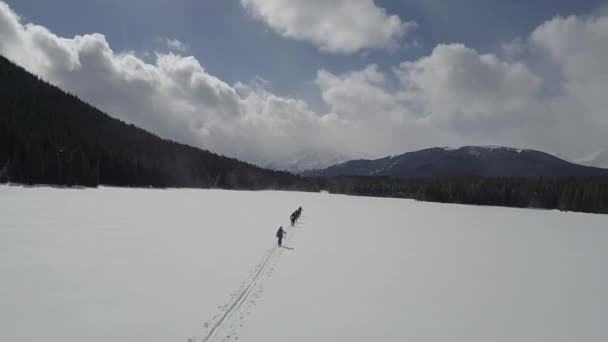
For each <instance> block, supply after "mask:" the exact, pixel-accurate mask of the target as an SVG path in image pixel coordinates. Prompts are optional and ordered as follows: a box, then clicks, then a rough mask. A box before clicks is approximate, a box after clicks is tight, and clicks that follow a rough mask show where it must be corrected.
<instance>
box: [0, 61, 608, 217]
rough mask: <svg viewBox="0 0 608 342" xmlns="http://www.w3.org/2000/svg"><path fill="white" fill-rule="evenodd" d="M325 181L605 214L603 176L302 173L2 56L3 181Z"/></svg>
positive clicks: (294, 184)
mask: <svg viewBox="0 0 608 342" xmlns="http://www.w3.org/2000/svg"><path fill="white" fill-rule="evenodd" d="M7 182H10V183H19V184H51V185H60V186H86V187H96V186H98V185H113V186H132V187H159V188H163V187H192V188H221V189H244V190H261V189H279V190H299V191H319V190H327V191H329V192H332V193H341V194H349V195H361V196H376V197H399V198H412V199H416V200H422V201H434V202H446V203H462V204H477V205H497V206H511V207H535V208H545V209H560V210H569V211H583V212H595V213H608V177H587V178H548V177H545V178H543V177H540V178H508V177H507V178H482V177H458V178H452V177H443V178H433V179H396V178H387V177H345V176H339V177H331V178H315V177H309V178H307V177H299V176H295V175H292V174H289V173H287V172H279V171H271V170H265V169H262V168H259V167H257V166H254V165H251V164H247V163H244V162H241V161H238V160H236V159H232V158H227V157H224V156H220V155H217V154H214V153H212V152H209V151H205V150H201V149H198V148H194V147H191V146H188V145H184V144H179V143H176V142H173V141H169V140H166V139H162V138H160V137H158V136H156V135H153V134H151V133H149V132H147V131H144V130H143V129H140V128H138V127H135V126H133V125H129V124H126V123H124V122H122V121H120V120H117V119H114V118H112V117H110V116H109V115H107V114H105V113H103V112H101V111H100V110H98V109H96V108H94V107H92V106H90V105H88V104H86V103H84V102H83V101H81V100H79V99H78V98H77V97H76V96H74V95H71V94H67V93H65V92H63V91H62V90H60V89H59V88H57V87H55V86H52V85H50V84H48V83H46V82H44V81H42V80H40V79H39V78H38V77H36V76H34V75H32V74H30V73H29V72H27V71H26V70H24V69H22V68H21V67H19V66H17V65H15V64H13V63H12V62H10V61H9V60H7V59H6V58H4V57H2V56H0V183H7Z"/></svg>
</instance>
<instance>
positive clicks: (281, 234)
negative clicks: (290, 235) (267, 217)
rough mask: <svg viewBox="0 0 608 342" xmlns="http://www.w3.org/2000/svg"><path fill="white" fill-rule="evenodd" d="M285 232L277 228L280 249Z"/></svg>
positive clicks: (281, 228) (281, 227)
mask: <svg viewBox="0 0 608 342" xmlns="http://www.w3.org/2000/svg"><path fill="white" fill-rule="evenodd" d="M285 234H286V233H285V231H284V230H283V226H280V227H279V230H277V239H279V247H281V245H282V244H283V235H285Z"/></svg>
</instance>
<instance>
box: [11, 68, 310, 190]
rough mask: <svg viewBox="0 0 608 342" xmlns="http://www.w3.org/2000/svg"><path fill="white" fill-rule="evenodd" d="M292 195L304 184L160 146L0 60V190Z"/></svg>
mask: <svg viewBox="0 0 608 342" xmlns="http://www.w3.org/2000/svg"><path fill="white" fill-rule="evenodd" d="M9 181H10V182H15V183H24V184H55V185H66V186H74V185H84V186H92V187H94V186H97V185H99V184H106V185H116V186H136V187H147V186H152V187H169V186H171V187H201V188H225V189H269V188H273V189H295V188H300V187H303V186H302V184H300V183H303V182H305V181H304V180H302V179H300V178H298V177H295V176H293V175H291V174H289V173H286V172H276V171H270V170H265V169H262V168H259V167H256V166H253V165H250V164H247V163H244V162H240V161H238V160H236V159H231V158H226V157H223V156H219V155H216V154H214V153H211V152H208V151H204V150H200V149H197V148H194V147H191V146H187V145H183V144H178V143H175V142H172V141H168V140H164V139H161V138H159V137H157V136H155V135H153V134H151V133H148V132H146V131H144V130H142V129H140V128H137V127H135V126H133V125H128V124H126V123H124V122H122V121H120V120H117V119H114V118H111V117H110V116H108V115H106V114H104V113H103V112H101V111H99V110H97V109H96V108H94V107H92V106H90V105H88V104H86V103H84V102H82V101H80V100H79V99H78V98H76V97H75V96H73V95H70V94H67V93H64V92H63V91H61V90H60V89H58V88H56V87H54V86H52V85H50V84H48V83H45V82H44V81H42V80H40V79H38V78H37V77H35V76H33V75H32V74H30V73H28V72H27V71H25V70H24V69H22V68H20V67H18V66H16V65H15V64H13V63H11V62H10V61H8V60H7V59H5V58H4V57H0V182H9Z"/></svg>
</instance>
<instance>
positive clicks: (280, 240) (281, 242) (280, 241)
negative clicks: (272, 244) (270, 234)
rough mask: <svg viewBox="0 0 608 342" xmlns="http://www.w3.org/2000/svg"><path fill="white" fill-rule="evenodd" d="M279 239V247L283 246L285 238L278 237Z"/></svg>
mask: <svg viewBox="0 0 608 342" xmlns="http://www.w3.org/2000/svg"><path fill="white" fill-rule="evenodd" d="M278 238H279V247H281V245H282V244H283V236H278Z"/></svg>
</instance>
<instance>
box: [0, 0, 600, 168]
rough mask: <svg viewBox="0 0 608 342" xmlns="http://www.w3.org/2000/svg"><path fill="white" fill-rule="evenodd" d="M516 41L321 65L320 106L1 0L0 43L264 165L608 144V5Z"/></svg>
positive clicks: (164, 128) (40, 68)
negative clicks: (310, 156)
mask: <svg viewBox="0 0 608 342" xmlns="http://www.w3.org/2000/svg"><path fill="white" fill-rule="evenodd" d="M511 45H513V46H512V49H505V51H506V52H508V53H506V54H501V53H500V52H496V53H494V54H492V53H480V52H478V51H476V50H474V49H471V48H469V47H467V46H465V45H462V44H441V45H438V46H436V47H435V48H434V49H433V51H432V52H431V53H430V54H429V55H427V56H422V57H420V58H418V59H415V60H410V61H404V62H402V63H400V64H399V65H396V66H394V67H393V68H392V69H389V70H382V68H381V67H379V66H378V65H375V64H371V65H369V66H367V67H365V68H363V69H361V70H353V71H349V72H345V73H341V74H336V73H333V72H331V71H329V70H319V71H318V72H317V75H316V77H315V79H314V84H315V85H316V86H317V87H318V89H319V91H320V94H321V98H322V100H323V101H324V102H325V104H326V105H327V108H328V111H327V112H325V113H319V112H316V111H314V110H312V109H311V108H310V107H309V106H308V104H307V103H306V102H305V101H302V100H298V99H293V98H288V97H283V96H278V95H276V94H273V93H271V92H270V91H268V90H267V88H266V84H267V83H268V81H266V80H263V79H261V78H259V79H255V80H253V81H251V82H237V83H236V84H233V85H230V84H227V83H226V82H224V81H222V80H221V79H219V78H218V77H216V76H214V75H211V74H210V73H208V72H207V71H206V70H205V68H204V67H203V66H202V65H201V64H200V63H199V61H198V60H197V59H196V58H195V57H192V56H182V55H180V54H177V53H174V52H170V53H157V54H156V55H155V58H154V59H153V61H151V62H146V61H144V60H142V59H140V58H139V57H137V55H136V54H135V53H133V52H128V51H126V52H116V51H114V50H112V48H111V47H110V45H109V43H108V41H107V40H106V38H105V37H104V36H103V35H101V34H87V35H82V36H75V37H73V38H63V37H59V36H57V35H55V34H54V33H52V32H50V31H49V30H48V29H46V28H44V27H42V26H39V25H35V24H32V23H24V22H23V20H22V19H20V18H19V17H18V16H17V15H16V14H15V13H14V12H13V11H11V10H10V8H9V7H8V6H7V5H6V4H5V3H3V2H1V1H0V53H1V54H3V55H5V56H7V57H9V58H10V59H12V60H13V61H15V62H17V63H19V64H21V65H23V66H24V67H26V68H27V69H28V70H30V71H32V72H34V73H36V74H38V75H40V76H41V77H43V78H45V79H46V80H48V81H50V82H52V83H54V84H56V85H58V86H60V87H61V88H63V89H65V90H67V91H69V92H72V93H74V94H77V95H78V96H79V97H81V98H82V99H84V100H86V101H87V102H90V103H92V104H93V105H95V106H97V107H99V108H101V109H102V110H104V111H106V112H108V114H110V115H113V116H115V117H118V118H120V119H122V120H125V121H127V122H130V123H133V124H136V125H138V126H141V127H143V128H145V129H147V130H150V131H152V132H154V133H156V134H159V135H160V136H162V137H166V138H170V139H173V140H177V141H180V142H184V143H188V144H191V145H194V146H198V147H202V148H205V149H209V150H212V151H214V152H218V153H222V154H225V155H229V156H234V157H238V158H241V159H244V160H247V161H250V162H255V163H258V164H267V163H271V162H277V161H280V160H282V159H285V158H290V157H292V155H293V154H294V153H297V152H301V151H326V150H331V151H336V152H340V153H342V154H345V155H347V156H350V157H380V156H383V155H386V154H392V153H400V152H404V151H408V150H414V149H418V148H425V147H430V146H440V145H464V144H504V145H510V146H515V147H530V148H538V149H542V150H546V151H548V152H553V153H559V154H561V155H566V156H568V157H570V158H572V159H576V158H579V157H582V156H586V155H588V154H589V153H591V152H593V151H596V150H601V149H606V148H608V139H606V132H608V114H607V112H606V108H608V96H606V92H605V89H606V88H607V87H608V64H606V63H605V61H606V60H608V16H601V15H600V16H595V17H586V18H583V17H568V18H555V19H552V20H550V21H547V22H545V23H543V24H542V25H540V26H539V27H538V28H537V29H536V30H534V31H533V32H532V33H531V34H530V35H529V36H528V37H521V38H520V39H517V40H515V41H514V43H512V44H511ZM514 45H516V46H514ZM505 46H507V45H505ZM514 51H515V52H514Z"/></svg>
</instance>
